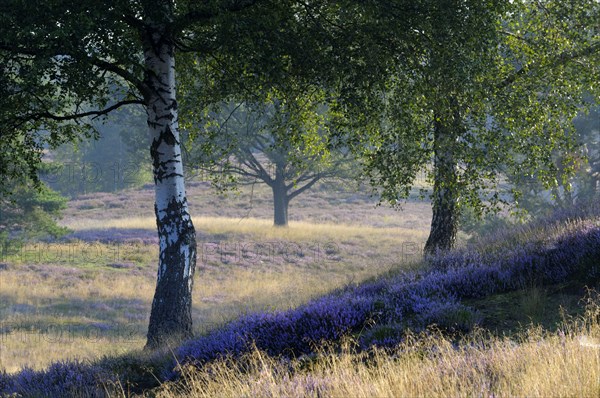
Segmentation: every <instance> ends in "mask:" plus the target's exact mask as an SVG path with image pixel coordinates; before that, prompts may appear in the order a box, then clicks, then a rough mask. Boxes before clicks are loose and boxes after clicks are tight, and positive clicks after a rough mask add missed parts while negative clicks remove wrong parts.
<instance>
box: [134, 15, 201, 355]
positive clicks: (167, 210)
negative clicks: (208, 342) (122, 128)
mask: <svg viewBox="0 0 600 398" xmlns="http://www.w3.org/2000/svg"><path fill="white" fill-rule="evenodd" d="M164 25H165V24H163V25H160V24H155V25H150V27H149V28H148V33H147V34H146V35H145V37H144V56H145V65H146V69H147V76H146V84H147V86H148V87H149V94H148V95H147V96H146V97H147V98H146V101H147V113H148V127H149V130H150V136H151V138H152V144H151V148H150V153H151V156H152V163H153V171H154V184H155V195H156V202H155V207H154V210H155V214H156V224H157V228H158V238H159V245H160V252H159V262H158V277H157V283H156V291H155V293H154V300H153V301H152V311H151V313H150V324H149V326H148V335H147V338H148V340H147V343H146V347H147V348H156V347H160V346H163V345H165V344H166V343H169V342H173V343H175V342H177V341H179V340H181V339H185V338H189V337H191V336H192V315H191V309H192V284H193V277H194V268H195V266H196V237H195V231H194V226H193V224H192V220H191V217H190V214H189V212H188V205H187V199H186V193H185V187H184V176H183V165H182V163H181V146H180V141H179V140H180V138H179V131H178V124H177V101H176V98H175V59H174V44H173V43H172V42H171V41H170V40H169V38H168V34H167V31H166V29H164Z"/></svg>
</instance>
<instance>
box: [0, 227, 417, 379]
mask: <svg viewBox="0 0 600 398" xmlns="http://www.w3.org/2000/svg"><path fill="white" fill-rule="evenodd" d="M195 222H196V227H197V229H198V231H202V232H201V233H202V235H201V236H202V237H201V240H200V241H199V250H198V267H197V272H196V277H195V281H194V297H193V302H194V307H193V313H192V315H193V318H194V324H195V327H196V331H197V332H198V333H201V332H205V331H207V330H210V329H213V328H215V327H217V326H219V325H222V324H223V323H224V322H227V321H229V320H231V319H234V318H236V317H238V316H240V315H241V314H243V313H246V312H252V311H262V310H267V309H272V310H276V309H287V308H291V307H295V306H298V305H300V304H302V303H305V302H306V301H308V300H309V299H311V298H313V297H315V296H318V295H321V294H324V293H326V292H328V291H331V290H333V289H336V288H338V287H341V286H344V285H345V284H348V283H358V282H360V281H362V280H365V279H367V278H369V277H373V276H376V275H379V274H381V273H383V272H386V271H387V270H389V269H390V268H393V267H398V266H399V265H401V264H403V263H404V264H406V263H408V262H410V261H414V260H418V253H419V251H420V249H419V247H420V246H422V243H423V240H424V238H425V232H424V231H422V230H412V231H411V230H407V229H402V228H375V227H363V226H359V225H346V224H340V225H332V224H325V225H323V224H321V225H317V224H311V223H309V222H295V223H294V222H292V223H291V225H290V227H289V228H285V229H281V228H274V227H272V226H271V224H270V222H269V221H266V220H258V219H244V220H242V221H241V222H240V221H239V219H234V218H217V217H197V218H196V219H195ZM69 225H70V226H71V228H73V229H75V230H77V229H95V228H97V229H99V230H103V229H106V228H120V229H124V230H128V229H137V228H143V229H148V230H153V229H154V228H155V224H154V219H153V218H150V217H144V218H126V219H105V220H75V219H71V223H70V224H69ZM406 242H411V245H409V246H406V245H405V244H406ZM265 247H266V248H267V249H269V250H266V251H265ZM157 251H158V250H157V247H156V246H155V245H152V244H119V245H116V244H115V245H110V244H101V243H97V242H71V243H60V244H42V245H27V246H25V247H24V248H23V249H22V250H21V251H19V252H17V253H15V254H13V255H10V256H7V257H5V258H4V259H3V260H2V261H3V262H5V263H6V264H7V265H8V267H6V269H2V270H0V288H1V289H0V296H1V298H2V300H1V301H0V370H1V369H5V370H6V371H8V372H15V371H18V370H19V369H20V368H21V367H23V366H29V367H33V368H36V369H41V368H43V367H45V366H47V365H48V364H49V363H50V362H52V361H55V360H58V359H67V358H79V359H92V358H97V357H99V356H102V355H104V354H115V353H122V352H126V351H131V350H135V349H139V348H141V347H142V346H143V344H144V339H145V331H146V327H147V322H148V316H149V313H150V305H151V302H152V296H153V293H154V286H155V283H156V258H158V252H157ZM121 267H122V268H121Z"/></svg>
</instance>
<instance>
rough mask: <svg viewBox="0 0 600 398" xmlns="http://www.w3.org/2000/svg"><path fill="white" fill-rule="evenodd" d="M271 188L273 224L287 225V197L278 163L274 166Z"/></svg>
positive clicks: (281, 169) (277, 225) (281, 168)
mask: <svg viewBox="0 0 600 398" xmlns="http://www.w3.org/2000/svg"><path fill="white" fill-rule="evenodd" d="M271 188H272V189H273V211H274V212H273V216H274V217H273V224H274V225H275V226H276V227H287V225H288V205H289V198H288V194H287V188H286V186H285V176H284V173H283V167H282V166H280V165H276V166H275V179H274V180H273V184H272V186H271Z"/></svg>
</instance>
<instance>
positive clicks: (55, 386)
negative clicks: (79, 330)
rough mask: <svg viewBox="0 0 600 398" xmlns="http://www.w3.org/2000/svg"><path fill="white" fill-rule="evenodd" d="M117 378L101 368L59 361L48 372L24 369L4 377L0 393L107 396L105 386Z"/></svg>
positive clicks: (43, 395)
mask: <svg viewBox="0 0 600 398" xmlns="http://www.w3.org/2000/svg"><path fill="white" fill-rule="evenodd" d="M115 381H116V377H114V376H113V375H111V374H110V373H108V372H107V371H106V370H105V369H102V368H100V367H98V366H94V365H89V364H84V363H81V362H79V361H69V362H67V361H65V362H55V363H53V364H52V365H50V366H49V367H48V369H46V370H42V371H34V370H32V369H29V368H25V369H23V370H21V372H19V373H18V374H16V375H14V376H8V375H3V376H0V387H1V388H2V389H1V390H0V393H2V394H9V396H10V394H14V393H18V394H21V395H20V396H26V397H49V398H54V397H69V396H86V397H104V396H105V389H104V388H103V385H106V384H107V383H110V382H115Z"/></svg>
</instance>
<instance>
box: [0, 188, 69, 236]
mask: <svg viewBox="0 0 600 398" xmlns="http://www.w3.org/2000/svg"><path fill="white" fill-rule="evenodd" d="M10 191H11V194H0V243H2V244H3V245H4V244H7V243H9V242H15V241H21V240H26V239H36V238H44V237H48V236H51V237H59V236H62V235H64V234H65V233H67V232H68V229H67V228H65V227H61V226H58V225H57V224H56V219H57V218H59V217H60V216H61V213H62V210H64V209H65V208H66V206H67V200H66V198H64V197H62V196H60V195H59V194H58V193H57V192H55V191H53V190H52V189H50V188H48V187H47V186H46V185H43V184H42V185H40V186H38V187H35V186H33V183H32V182H31V181H27V182H25V183H20V184H19V183H16V182H14V181H13V182H11V184H10Z"/></svg>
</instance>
